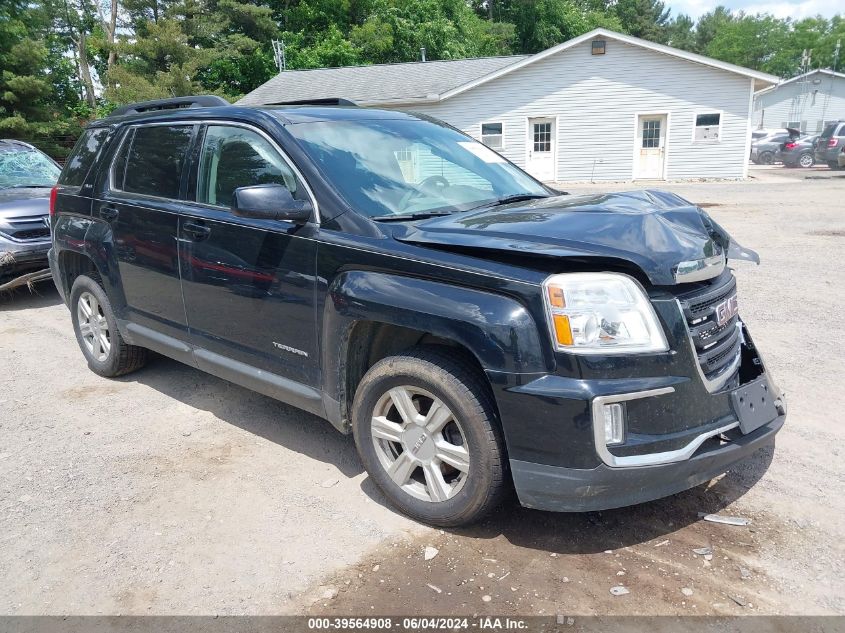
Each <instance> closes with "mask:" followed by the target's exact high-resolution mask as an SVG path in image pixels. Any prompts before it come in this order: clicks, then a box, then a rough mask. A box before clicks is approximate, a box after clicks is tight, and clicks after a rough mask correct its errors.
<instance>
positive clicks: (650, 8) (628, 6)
mask: <svg viewBox="0 0 845 633" xmlns="http://www.w3.org/2000/svg"><path fill="white" fill-rule="evenodd" d="M613 12H614V13H615V14H616V17H617V18H618V19H619V22H620V23H621V24H622V28H624V29H625V31H626V32H627V33H630V34H631V35H633V36H634V37H641V38H643V39H645V40H651V41H652V42H665V41H666V36H667V33H666V32H667V27H668V26H669V9H667V8H666V5H665V4H664V3H663V2H661V1H660V0H617V2H616V4H614V5H613Z"/></svg>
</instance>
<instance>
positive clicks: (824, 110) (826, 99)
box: [819, 38, 842, 132]
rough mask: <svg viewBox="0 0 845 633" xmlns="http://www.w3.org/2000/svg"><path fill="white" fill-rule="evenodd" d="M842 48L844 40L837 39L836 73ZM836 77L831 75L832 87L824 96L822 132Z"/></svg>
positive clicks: (834, 52)
mask: <svg viewBox="0 0 845 633" xmlns="http://www.w3.org/2000/svg"><path fill="white" fill-rule="evenodd" d="M841 48H842V40H841V39H839V38H838V39H837V40H836V48H834V49H833V69H832V70H833V72H834V73H836V66H837V64H838V63H839V50H840V49H841ZM834 79H836V75H835V74H832V75H831V76H830V88H829V89H828V91H827V94H826V95H825V96H824V106H822V121H821V123H822V129H821V130H819V132H821V131H822V130H824V126H825V123H826V121H825V120H824V118H825V116H827V104H828V103H829V102H830V95H832V94H833V80H834Z"/></svg>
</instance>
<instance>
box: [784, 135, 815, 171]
mask: <svg viewBox="0 0 845 633" xmlns="http://www.w3.org/2000/svg"><path fill="white" fill-rule="evenodd" d="M818 139H819V136H818V134H816V135H814V136H809V135H808V136H802V137H799V138H796V139H790V140H788V141H785V142H783V143H781V145H780V149H779V150H778V151H777V154H775V162H777V163H783V164H784V167H812V166H813V165H815V163H816V159H815V156H814V152H815V148H816V141H817V140H818Z"/></svg>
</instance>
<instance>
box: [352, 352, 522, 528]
mask: <svg viewBox="0 0 845 633" xmlns="http://www.w3.org/2000/svg"><path fill="white" fill-rule="evenodd" d="M446 349H448V348H444V351H440V350H431V349H418V350H412V351H410V352H408V353H407V354H403V355H400V356H392V357H389V358H386V359H384V360H382V361H379V362H378V363H376V364H375V365H374V366H373V367H372V368H371V369H370V370H369V371H368V372H367V374H366V375H365V376H364V378H363V380H362V381H361V384H360V385H359V386H358V389H357V391H356V394H355V403H354V406H353V412H352V425H353V432H354V435H355V445H356V446H357V448H358V453H359V455H360V457H361V461H362V462H363V464H364V467H365V468H366V470H367V472H368V473H369V475H370V477H372V478H373V481H374V482H375V483H376V484H377V485H378V487H379V488H380V489H381V490H382V492H384V494H385V496H387V497H388V499H390V501H391V502H392V503H393V504H394V505H396V506H397V507H398V508H399V509H400V510H402V511H403V512H404V513H405V514H408V515H409V516H411V517H413V518H415V519H418V520H420V521H423V522H426V523H429V524H432V525H440V526H458V525H465V524H467V523H471V522H473V521H476V520H478V519H479V518H481V517H483V516H484V515H485V514H487V513H488V512H489V511H490V510H491V509H492V508H493V507H495V506H496V505H497V504H498V503H499V500H500V499H501V496H502V494H503V492H504V489H505V482H506V478H505V470H506V466H505V464H506V459H505V455H504V445H503V442H502V438H501V433H500V432H499V428H498V424H497V422H496V418H495V413H494V409H493V403H492V397H491V395H490V394H489V388H488V387H487V386H486V385H485V384H484V383H483V382H482V380H481V378H480V376H479V375H478V371H477V370H476V369H475V368H474V367H473V366H472V365H470V364H469V363H467V362H464V361H463V360H462V359H460V358H459V357H457V355H456V354H452V353H450V352H447V351H445V350H446Z"/></svg>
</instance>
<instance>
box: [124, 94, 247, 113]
mask: <svg viewBox="0 0 845 633" xmlns="http://www.w3.org/2000/svg"><path fill="white" fill-rule="evenodd" d="M227 105H231V104H230V103H229V102H228V101H226V100H225V99H224V98H223V97H218V96H217V95H196V96H189V97H174V98H172V99H154V100H153V101H141V102H140V103H130V104H129V105H125V106H121V107H119V108H117V109H116V110H114V111H113V112H112V113H111V114H110V115H109V116H121V115H124V114H140V113H141V112H154V111H155V110H178V109H181V108H215V107H218V106H227Z"/></svg>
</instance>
